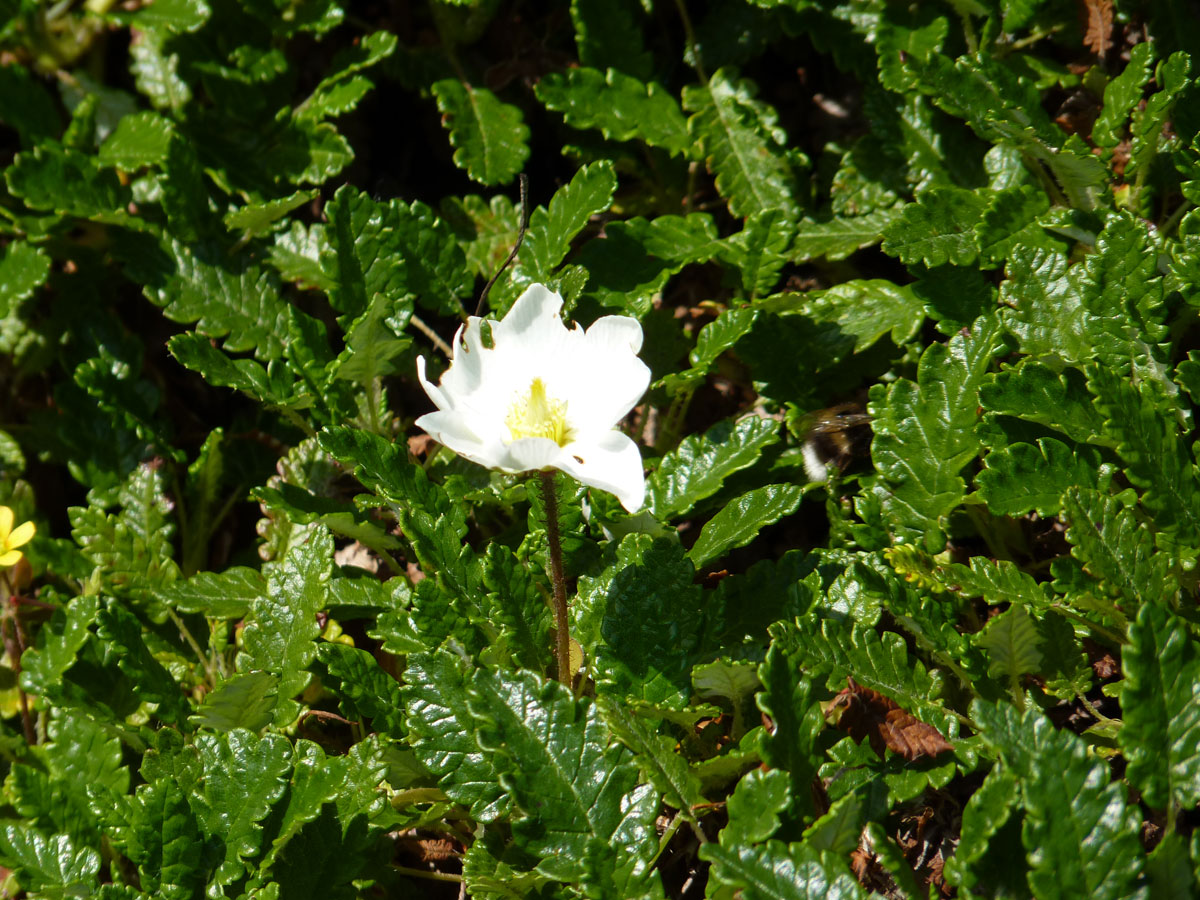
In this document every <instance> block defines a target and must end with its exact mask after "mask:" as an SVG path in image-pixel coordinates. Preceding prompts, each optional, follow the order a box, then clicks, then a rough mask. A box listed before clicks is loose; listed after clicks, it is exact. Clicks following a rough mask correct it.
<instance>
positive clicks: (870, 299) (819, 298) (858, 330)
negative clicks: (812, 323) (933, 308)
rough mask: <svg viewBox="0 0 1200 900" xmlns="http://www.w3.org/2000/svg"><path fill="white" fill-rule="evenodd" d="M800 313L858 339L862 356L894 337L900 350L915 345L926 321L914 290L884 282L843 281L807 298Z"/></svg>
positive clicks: (841, 335)
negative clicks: (907, 344)
mask: <svg viewBox="0 0 1200 900" xmlns="http://www.w3.org/2000/svg"><path fill="white" fill-rule="evenodd" d="M806 300H807V302H806V303H804V304H803V305H802V306H801V307H800V311H802V312H803V314H804V315H807V316H809V317H811V318H813V319H815V320H817V321H819V322H830V323H833V324H835V325H836V326H837V329H838V335H839V337H845V336H850V337H853V338H854V345H853V350H854V352H855V353H862V352H863V351H865V350H867V349H868V348H870V347H872V346H874V344H875V342H876V341H878V340H879V339H880V338H881V337H883V336H884V335H885V334H890V336H891V339H892V343H894V344H895V345H896V346H897V347H900V346H903V345H904V344H906V343H907V342H908V341H911V340H912V339H913V338H914V337H915V336H916V334H917V331H918V330H919V329H920V327H921V323H922V322H924V321H925V309H924V306H923V304H922V303H921V302H920V300H918V298H917V297H916V296H915V295H914V294H913V291H912V289H911V288H910V287H908V286H907V285H905V286H904V287H900V286H898V285H896V284H894V283H893V282H891V281H886V280H884V279H882V278H862V279H855V280H852V281H843V282H842V283H841V284H835V285H834V286H833V287H831V288H828V289H827V290H824V291H819V292H817V291H814V292H813V293H811V294H808V295H807V298H806Z"/></svg>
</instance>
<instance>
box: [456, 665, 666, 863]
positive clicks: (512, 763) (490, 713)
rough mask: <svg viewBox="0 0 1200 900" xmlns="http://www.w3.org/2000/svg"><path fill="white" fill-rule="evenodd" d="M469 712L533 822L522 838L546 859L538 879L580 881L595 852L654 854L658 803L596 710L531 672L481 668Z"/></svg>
mask: <svg viewBox="0 0 1200 900" xmlns="http://www.w3.org/2000/svg"><path fill="white" fill-rule="evenodd" d="M469 696H470V700H469V705H470V709H471V713H472V714H473V715H474V716H475V718H476V721H477V723H478V728H479V745H480V746H481V747H483V748H484V749H485V750H486V751H488V752H489V753H491V754H493V758H494V759H495V764H496V766H497V769H498V770H499V772H500V781H501V784H503V785H504V789H505V790H506V791H507V792H508V794H509V795H510V796H511V797H512V799H513V802H514V804H515V805H516V807H517V809H519V810H521V811H522V812H523V813H525V816H523V817H521V818H517V819H515V820H514V821H513V823H512V829H513V838H514V840H515V841H516V842H517V843H518V845H520V846H522V847H523V848H524V849H525V850H526V851H527V852H529V853H532V854H534V855H535V856H537V857H540V859H541V862H540V863H539V864H538V869H539V871H541V872H543V873H544V874H546V875H550V876H551V877H554V878H558V879H560V880H573V879H575V878H578V877H579V876H580V874H581V865H582V862H583V860H584V858H585V856H586V855H587V854H588V852H589V851H592V852H595V849H597V848H603V849H605V850H606V851H607V852H609V853H612V854H614V855H615V856H616V858H617V859H618V860H622V859H625V860H628V859H630V858H632V859H635V860H640V861H641V862H642V864H643V865H645V864H646V863H648V862H649V860H650V858H651V857H652V856H653V854H654V850H655V848H656V844H657V841H656V839H655V834H654V829H653V820H654V815H655V812H656V810H657V808H658V796H657V794H655V792H654V791H653V790H652V789H651V788H650V786H649V785H638V770H637V767H636V766H635V765H634V764H633V762H632V759H631V756H632V754H630V752H629V751H628V750H626V749H625V748H624V747H622V746H621V745H619V744H614V743H612V742H611V737H610V735H609V733H608V729H607V728H606V727H605V726H604V723H603V721H602V719H601V718H600V715H599V713H598V711H597V710H596V707H595V706H594V705H593V704H592V703H591V702H590V701H587V700H576V699H574V698H573V697H572V696H571V694H570V691H569V690H568V689H567V688H565V687H563V686H562V685H560V684H558V683H557V682H553V681H550V682H546V681H542V680H541V679H540V678H538V677H537V676H536V675H534V674H533V673H531V672H524V673H518V674H516V675H514V676H509V677H505V676H502V675H500V674H495V673H491V672H489V671H487V670H485V669H480V670H478V671H477V672H476V673H475V677H474V678H473V679H472V682H471V686H470V693H469Z"/></svg>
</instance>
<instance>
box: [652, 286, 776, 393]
mask: <svg viewBox="0 0 1200 900" xmlns="http://www.w3.org/2000/svg"><path fill="white" fill-rule="evenodd" d="M759 315H760V314H759V311H758V310H757V309H753V308H751V307H741V308H734V309H727V310H724V311H723V312H722V313H721V314H720V315H719V316H717V317H716V318H715V319H714V320H713V321H711V322H709V323H708V324H707V325H705V326H704V327H703V328H701V329H700V334H699V336H698V337H697V338H696V346H695V348H694V349H693V350H692V352H691V353H690V354H689V356H688V359H689V361H690V362H691V364H692V366H691V368H690V369H684V370H683V371H682V372H671V373H668V374H667V375H665V376H663V378H662V379H661V380H660V381H659V382H658V383H657V384H656V385H655V386H656V387H657V386H658V385H662V386H663V387H665V388H666V389H667V392H668V393H670V394H672V395H678V394H679V392H680V391H683V390H685V389H694V388H695V387H697V386H698V385H699V383H700V382H702V381H703V380H704V378H705V376H706V375H708V373H709V370H710V369H712V367H713V364H714V363H715V362H716V361H717V357H719V356H720V355H721V354H722V353H724V352H725V351H726V350H729V349H730V348H732V347H733V346H734V345H735V344H737V342H738V341H740V340H741V339H742V338H744V337H745V336H746V335H747V334H749V333H750V330H751V329H752V328H753V327H754V325H755V323H756V322H757V321H758V319H759Z"/></svg>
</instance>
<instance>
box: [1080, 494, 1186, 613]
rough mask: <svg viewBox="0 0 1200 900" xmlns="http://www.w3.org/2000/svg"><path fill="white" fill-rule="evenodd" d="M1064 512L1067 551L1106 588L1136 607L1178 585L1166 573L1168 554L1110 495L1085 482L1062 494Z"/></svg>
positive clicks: (1169, 594) (1163, 597)
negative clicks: (1162, 550)
mask: <svg viewBox="0 0 1200 900" xmlns="http://www.w3.org/2000/svg"><path fill="white" fill-rule="evenodd" d="M1063 518H1064V519H1065V520H1066V521H1067V540H1069V541H1070V542H1071V544H1072V547H1071V555H1072V556H1074V557H1075V558H1076V559H1078V560H1079V561H1080V562H1081V563H1083V565H1084V568H1086V569H1087V570H1088V572H1090V573H1091V574H1093V575H1095V576H1096V577H1097V578H1099V579H1100V580H1101V582H1102V583H1103V584H1104V585H1105V587H1106V589H1108V590H1111V591H1114V592H1116V593H1119V594H1120V595H1121V596H1122V597H1124V598H1126V599H1127V600H1129V601H1130V602H1131V603H1132V604H1133V605H1134V606H1135V607H1136V606H1138V605H1140V604H1142V603H1144V602H1145V603H1166V602H1170V601H1171V600H1172V599H1173V598H1174V596H1175V593H1176V591H1178V586H1177V585H1176V584H1175V581H1174V579H1173V578H1172V577H1170V575H1169V574H1168V571H1167V567H1168V562H1169V560H1168V557H1167V556H1166V554H1162V553H1158V552H1156V550H1155V547H1154V535H1153V533H1152V532H1150V531H1148V530H1147V529H1146V528H1145V526H1144V525H1142V523H1141V522H1139V521H1138V519H1137V517H1136V516H1135V515H1134V513H1133V512H1132V511H1131V510H1128V509H1124V508H1123V507H1122V506H1121V503H1120V501H1118V500H1117V499H1116V498H1114V497H1109V496H1106V495H1104V494H1101V493H1100V492H1099V491H1095V490H1091V489H1089V488H1070V489H1069V490H1068V491H1067V492H1066V493H1065V494H1064V495H1063Z"/></svg>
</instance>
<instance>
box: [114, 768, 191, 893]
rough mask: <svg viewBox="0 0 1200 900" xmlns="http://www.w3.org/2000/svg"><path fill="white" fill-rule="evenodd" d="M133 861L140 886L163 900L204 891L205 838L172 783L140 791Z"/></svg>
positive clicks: (135, 804) (129, 849)
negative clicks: (203, 851)
mask: <svg viewBox="0 0 1200 900" xmlns="http://www.w3.org/2000/svg"><path fill="white" fill-rule="evenodd" d="M133 807H134V809H136V812H135V814H134V815H133V817H132V818H133V827H132V828H131V829H130V831H131V841H130V844H131V845H130V846H128V847H127V848H126V853H127V854H128V855H129V858H130V859H131V860H132V861H133V862H135V863H137V866H138V875H139V877H140V882H141V886H142V887H143V888H144V889H145V890H147V891H153V892H154V893H153V896H156V897H163V898H164V900H193V898H195V897H196V896H198V894H199V893H200V891H201V890H202V889H203V887H204V881H205V878H204V876H205V867H204V865H203V863H202V858H201V857H202V847H203V844H202V838H201V834H200V828H199V825H198V823H197V821H196V816H195V814H194V813H193V812H192V808H191V806H189V804H188V801H187V797H186V795H185V794H184V792H183V790H182V789H181V788H180V787H179V785H177V784H175V783H173V782H172V781H169V780H163V781H157V782H155V783H154V784H143V785H140V786H139V787H138V790H137V794H136V795H135V797H134V801H133Z"/></svg>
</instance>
